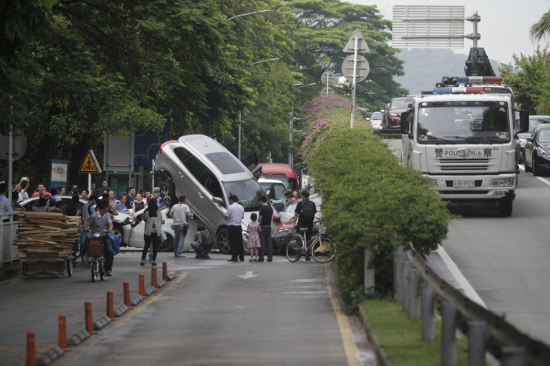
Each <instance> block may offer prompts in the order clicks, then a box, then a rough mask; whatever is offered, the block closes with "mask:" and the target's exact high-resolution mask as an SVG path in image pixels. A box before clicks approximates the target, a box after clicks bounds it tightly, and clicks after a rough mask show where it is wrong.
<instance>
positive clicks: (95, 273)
mask: <svg viewBox="0 0 550 366" xmlns="http://www.w3.org/2000/svg"><path fill="white" fill-rule="evenodd" d="M96 276H97V261H96V260H95V259H94V260H93V261H92V282H95V279H96Z"/></svg>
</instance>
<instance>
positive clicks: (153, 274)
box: [151, 267, 157, 287]
mask: <svg viewBox="0 0 550 366" xmlns="http://www.w3.org/2000/svg"><path fill="white" fill-rule="evenodd" d="M151 286H153V287H157V269H156V267H153V268H151Z"/></svg>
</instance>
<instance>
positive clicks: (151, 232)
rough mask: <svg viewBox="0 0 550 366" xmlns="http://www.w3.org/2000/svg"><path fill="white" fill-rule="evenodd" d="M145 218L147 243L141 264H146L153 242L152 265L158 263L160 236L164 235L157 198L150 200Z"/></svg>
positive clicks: (145, 238) (142, 253)
mask: <svg viewBox="0 0 550 366" xmlns="http://www.w3.org/2000/svg"><path fill="white" fill-rule="evenodd" d="M143 220H144V221H145V229H144V235H143V236H144V240H145V245H144V246H143V251H142V252H141V262H140V265H142V266H144V265H145V257H146V256H147V252H148V251H149V246H151V243H152V244H153V263H151V265H152V266H156V265H157V252H158V247H159V244H160V237H161V236H162V215H161V214H160V213H159V212H158V206H157V201H156V200H155V199H151V200H149V203H148V205H147V210H146V211H145V212H144V213H143Z"/></svg>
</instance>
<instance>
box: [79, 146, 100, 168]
mask: <svg viewBox="0 0 550 366" xmlns="http://www.w3.org/2000/svg"><path fill="white" fill-rule="evenodd" d="M92 154H93V152H92V150H88V153H86V156H85V157H84V160H83V161H82V164H81V165H80V169H79V170H78V172H79V173H100V170H99V168H98V166H97V163H96V161H95V159H94V158H95V156H93V155H92Z"/></svg>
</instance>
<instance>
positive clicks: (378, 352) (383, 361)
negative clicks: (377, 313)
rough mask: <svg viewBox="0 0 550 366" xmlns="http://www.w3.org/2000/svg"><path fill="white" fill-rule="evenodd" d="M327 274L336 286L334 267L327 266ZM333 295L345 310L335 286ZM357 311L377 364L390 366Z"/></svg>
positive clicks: (383, 352) (361, 311)
mask: <svg viewBox="0 0 550 366" xmlns="http://www.w3.org/2000/svg"><path fill="white" fill-rule="evenodd" d="M328 268H329V270H328V272H329V273H330V277H331V278H332V283H334V284H336V283H337V279H336V278H335V276H334V273H335V272H336V266H335V265H334V268H333V266H332V265H331V264H329V265H328ZM334 290H335V293H336V294H337V296H336V297H337V298H338V302H340V307H341V308H342V309H346V308H347V307H346V304H344V301H343V300H342V297H341V296H340V290H339V289H338V287H336V285H335V286H334ZM358 309H359V314H358V315H359V318H360V319H361V324H362V325H363V329H364V330H365V334H366V336H367V339H368V341H369V344H370V345H371V347H372V349H373V351H374V354H375V355H376V360H377V361H378V364H379V365H380V366H391V363H390V362H389V361H388V358H387V357H386V352H385V351H384V348H383V347H382V346H381V345H380V343H378V340H377V339H376V336H375V335H374V334H373V333H372V332H371V330H370V329H369V326H368V325H369V324H368V320H367V316H366V314H365V311H364V310H363V308H362V307H361V306H358Z"/></svg>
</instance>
